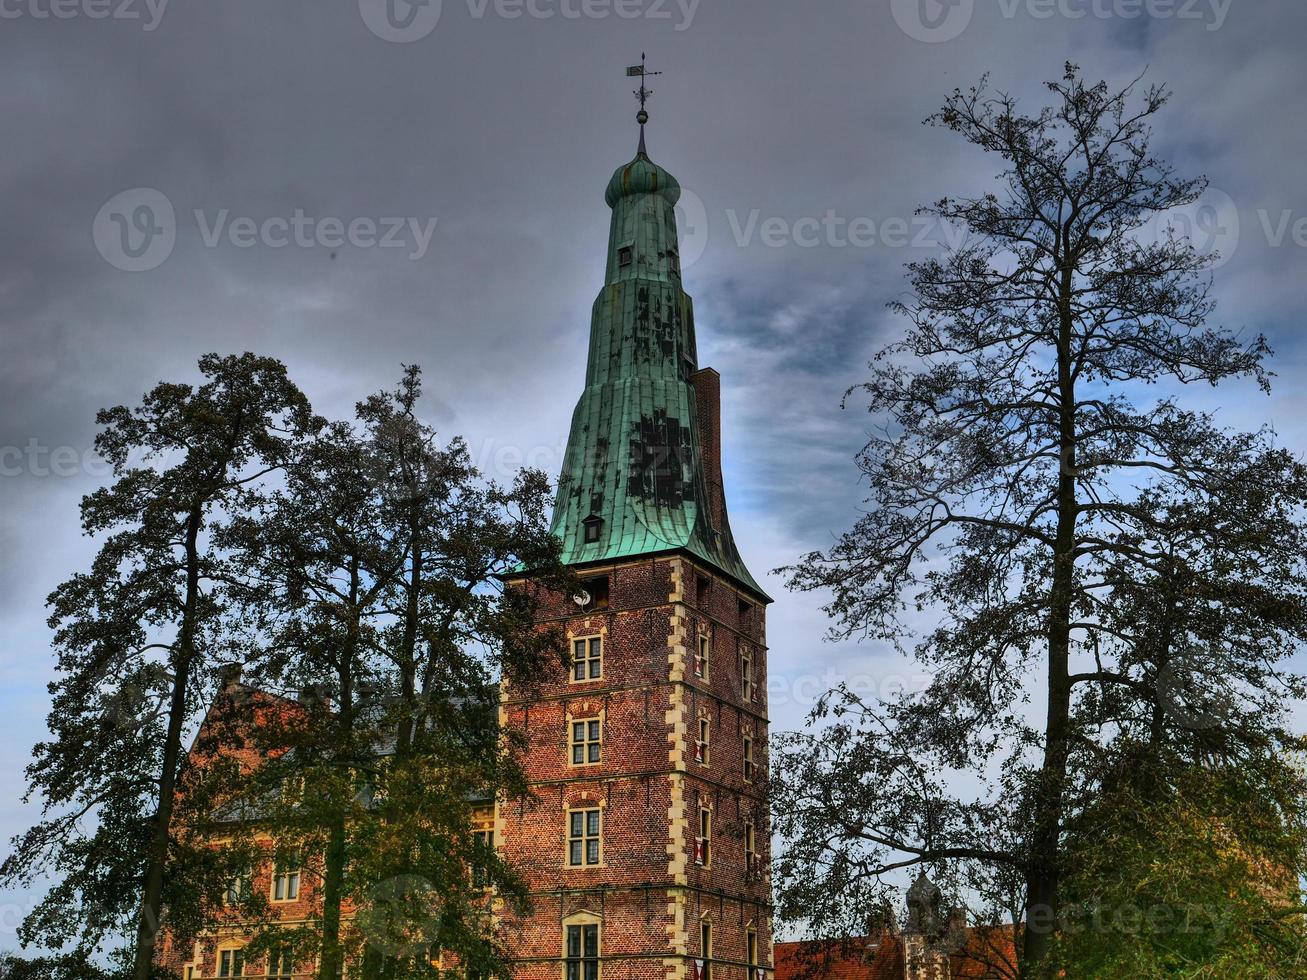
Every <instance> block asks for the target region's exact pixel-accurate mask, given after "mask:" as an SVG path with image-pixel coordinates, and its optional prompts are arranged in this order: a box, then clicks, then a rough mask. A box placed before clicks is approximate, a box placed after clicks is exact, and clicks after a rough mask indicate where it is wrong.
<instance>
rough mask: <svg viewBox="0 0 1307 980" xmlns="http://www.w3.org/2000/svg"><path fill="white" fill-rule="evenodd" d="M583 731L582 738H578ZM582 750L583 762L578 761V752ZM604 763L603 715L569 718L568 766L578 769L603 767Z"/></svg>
mask: <svg viewBox="0 0 1307 980" xmlns="http://www.w3.org/2000/svg"><path fill="white" fill-rule="evenodd" d="M578 728H580V729H581V736H582V737H581V738H580V739H578V738H577V737H576V731H577V729H578ZM578 749H580V750H581V761H580V762H577V761H576V755H577V750H578ZM603 761H604V718H603V715H602V714H599V715H586V716H583V717H581V718H572V717H570V716H569V717H568V725H567V764H568V766H570V767H572V768H576V769H583V768H585V767H587V766H598V765H602V764H603Z"/></svg>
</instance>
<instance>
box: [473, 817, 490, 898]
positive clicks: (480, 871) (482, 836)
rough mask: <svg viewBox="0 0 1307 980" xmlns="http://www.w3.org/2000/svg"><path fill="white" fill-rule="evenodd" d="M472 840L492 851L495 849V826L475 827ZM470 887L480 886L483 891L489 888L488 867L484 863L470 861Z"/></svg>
mask: <svg viewBox="0 0 1307 980" xmlns="http://www.w3.org/2000/svg"><path fill="white" fill-rule="evenodd" d="M472 837H473V839H474V840H476V841H478V842H479V843H481V844H484V845H485V846H486V847H488V848H489V849H490V851H491V852H492V853H493V852H494V850H495V828H494V827H476V828H474V829H473V830H472ZM472 887H473V888H480V889H482V890H483V891H488V890H489V889H490V869H489V868H487V867H486V866H485V865H482V864H478V863H476V861H475V860H474V861H473V862H472Z"/></svg>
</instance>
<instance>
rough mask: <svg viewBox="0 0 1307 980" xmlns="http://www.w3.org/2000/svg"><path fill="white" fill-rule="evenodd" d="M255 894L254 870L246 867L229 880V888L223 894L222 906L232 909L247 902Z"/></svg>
mask: <svg viewBox="0 0 1307 980" xmlns="http://www.w3.org/2000/svg"><path fill="white" fill-rule="evenodd" d="M253 894H254V869H253V868H252V867H250V866H249V865H246V866H245V867H243V868H241V869H240V870H239V871H238V872H237V873H236V874H234V875H232V877H231V878H230V879H228V881H227V887H226V888H225V889H224V890H223V893H222V904H223V906H224V907H226V908H231V907H232V906H234V905H239V904H240V903H241V902H244V901H247V900H248V899H249V898H250V896H252V895H253ZM233 896H234V897H233Z"/></svg>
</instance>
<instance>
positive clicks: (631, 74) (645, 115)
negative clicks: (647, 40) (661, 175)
mask: <svg viewBox="0 0 1307 980" xmlns="http://www.w3.org/2000/svg"><path fill="white" fill-rule="evenodd" d="M645 60H646V56H645V53H644V52H643V51H641V52H640V63H639V64H638V65H632V66H631V67H630V68H628V69H626V77H627V78H638V79H640V87H639V88H638V89H636V90H635V97H636V98H637V99H639V100H640V111H639V112H637V113H636V114H635V121H636V122H638V123H639V124H640V149H639V151H638V152H639V153H640V155H641V156H648V155H649V154H648V153H646V152H645V148H644V124H645V123H647V122H648V121H649V112H648V110H647V109H645V103H646V102H648V101H649V96H651V95H653V89H651V88H648V87H647V86H646V85H645V84H644V80H645V79H646V78H650V77H652V76H653V75H661V74H662V72H660V71H650V70H649V69H648V68H647V67H646V66H645Z"/></svg>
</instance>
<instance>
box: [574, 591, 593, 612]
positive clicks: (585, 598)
mask: <svg viewBox="0 0 1307 980" xmlns="http://www.w3.org/2000/svg"><path fill="white" fill-rule="evenodd" d="M590 598H591V597H590V593H589V592H586V591H585V590H584V589H583V590H581V591H580V592H578V593H577V594H576V595H574V596H572V601H573V602H575V603H576V604H577V605H578V606H580V607H581V608H582V609H584V608H585V607H586V606H588V605H590Z"/></svg>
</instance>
